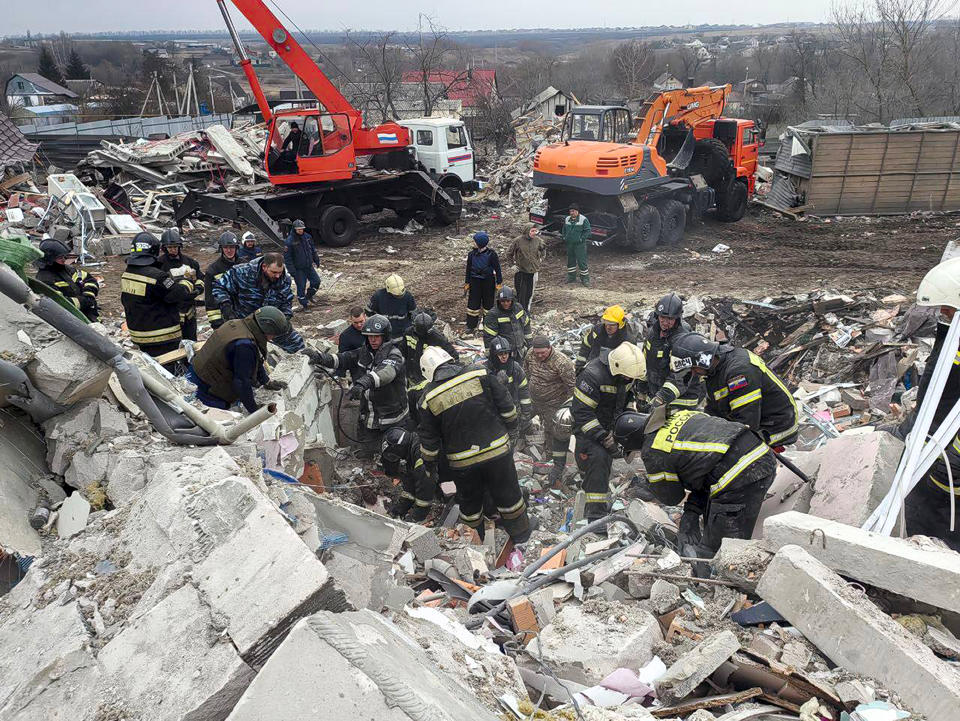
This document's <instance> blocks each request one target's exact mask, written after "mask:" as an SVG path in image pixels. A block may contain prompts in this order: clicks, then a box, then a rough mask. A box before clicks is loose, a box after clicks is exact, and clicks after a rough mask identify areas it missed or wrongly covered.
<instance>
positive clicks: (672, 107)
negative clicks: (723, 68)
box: [634, 85, 731, 146]
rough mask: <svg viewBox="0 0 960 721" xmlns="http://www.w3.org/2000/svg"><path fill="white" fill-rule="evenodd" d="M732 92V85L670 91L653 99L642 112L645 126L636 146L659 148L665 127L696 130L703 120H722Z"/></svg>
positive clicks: (638, 134) (645, 104)
mask: <svg viewBox="0 0 960 721" xmlns="http://www.w3.org/2000/svg"><path fill="white" fill-rule="evenodd" d="M730 90H731V86H730V85H715V86H709V85H704V86H702V87H699V88H682V89H680V90H667V91H666V92H662V93H659V94H658V95H655V96H653V97H651V98H650V99H648V100H647V101H646V102H645V103H644V104H643V107H642V108H641V109H640V117H641V118H642V122H641V124H640V129H639V130H638V131H637V139H636V140H635V141H634V142H636V143H638V144H640V145H653V146H656V144H657V142H658V141H659V140H660V133H661V132H662V131H663V126H664V124H669V125H685V126H687V127H688V128H693V127H694V126H695V125H696V124H697V123H699V122H701V121H703V120H708V119H710V118H719V117H721V116H722V115H723V107H724V105H725V104H726V101H727V94H728V93H729V92H730Z"/></svg>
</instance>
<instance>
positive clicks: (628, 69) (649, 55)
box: [610, 40, 656, 98]
mask: <svg viewBox="0 0 960 721" xmlns="http://www.w3.org/2000/svg"><path fill="white" fill-rule="evenodd" d="M655 67H656V60H655V57H654V52H653V50H652V49H651V48H650V46H649V45H648V44H647V43H643V42H640V41H639V40H629V41H627V42H625V43H621V44H620V45H618V46H617V47H616V48H614V51H613V55H612V56H611V57H610V70H611V72H612V74H613V78H614V82H615V83H616V85H617V88H619V89H620V91H621V92H623V93H624V94H625V95H626V96H627V97H628V98H638V97H641V96H642V95H643V94H644V93H645V92H646V90H647V89H648V88H649V86H650V81H651V79H652V78H653V74H654V69H655Z"/></svg>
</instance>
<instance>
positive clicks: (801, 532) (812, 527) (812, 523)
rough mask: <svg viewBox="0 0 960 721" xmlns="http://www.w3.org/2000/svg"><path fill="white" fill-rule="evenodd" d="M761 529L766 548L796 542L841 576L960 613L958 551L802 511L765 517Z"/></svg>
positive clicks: (773, 548) (776, 547)
mask: <svg viewBox="0 0 960 721" xmlns="http://www.w3.org/2000/svg"><path fill="white" fill-rule="evenodd" d="M763 533H764V544H765V546H766V547H767V548H768V549H769V550H770V551H774V552H775V551H778V550H780V549H781V548H783V547H784V546H789V545H795V546H800V547H802V548H803V549H804V550H806V551H807V553H809V554H810V555H811V556H813V557H814V558H816V559H817V560H819V561H820V562H821V563H823V564H825V565H826V566H828V567H829V568H831V569H833V570H834V571H836V572H837V573H839V574H841V575H843V576H848V577H850V578H855V579H856V580H858V581H862V582H863V583H868V584H870V585H871V586H876V587H878V588H883V589H885V590H887V591H893V592H894V593H899V594H901V595H903V596H906V597H908V598H913V599H916V600H917V601H922V602H924V603H929V604H930V605H932V606H937V607H939V608H943V609H946V610H948V611H953V612H954V613H960V554H958V553H956V552H954V551H951V550H949V549H946V548H943V547H942V546H939V545H935V544H932V543H929V542H923V541H921V540H920V539H904V538H891V537H889V536H883V535H880V534H877V533H871V532H870V531H864V530H862V529H860V528H854V527H853V526H848V525H846V524H843V523H837V522H836V521H830V520H826V519H822V518H816V517H814V516H808V515H805V514H803V513H782V514H780V515H777V516H771V517H770V518H768V519H767V520H766V522H765V523H764V526H763ZM778 610H779V609H778Z"/></svg>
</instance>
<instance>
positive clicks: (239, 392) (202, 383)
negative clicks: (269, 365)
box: [186, 306, 290, 413]
mask: <svg viewBox="0 0 960 721" xmlns="http://www.w3.org/2000/svg"><path fill="white" fill-rule="evenodd" d="M289 332H290V320H289V319H288V318H287V316H285V315H284V314H283V313H282V312H281V311H280V310H278V309H277V308H274V307H272V306H264V307H263V308H258V309H257V310H256V312H254V313H252V314H251V315H248V316H247V317H246V318H238V319H236V320H229V321H227V322H226V323H224V324H223V325H222V326H220V327H219V328H217V330H215V331H214V332H213V335H211V336H210V337H209V338H207V340H206V341H205V342H204V344H203V346H202V347H201V348H200V350H198V351H197V353H196V355H194V356H193V361H192V362H191V364H190V369H189V370H188V371H187V374H186V378H187V380H189V381H190V382H192V383H194V384H195V385H196V386H197V398H198V399H199V400H200V401H201V402H202V403H204V404H205V405H208V406H210V407H211V408H224V409H226V408H230V406H232V405H233V404H234V403H237V402H239V403H242V404H243V407H244V408H245V409H246V411H247V413H253V412H254V411H256V410H257V409H258V408H260V405H259V404H258V403H257V402H256V400H254V397H253V389H254V388H256V387H259V386H262V387H263V388H266V389H267V390H277V391H278V390H282V389H283V388H284V387H285V385H284V384H283V383H282V382H280V381H271V380H270V378H269V376H267V371H266V369H265V368H264V366H263V362H264V360H265V359H266V357H267V342H268V341H271V340H273V339H274V338H276V337H277V336H278V335H283V334H284V333H289Z"/></svg>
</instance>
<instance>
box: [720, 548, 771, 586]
mask: <svg viewBox="0 0 960 721" xmlns="http://www.w3.org/2000/svg"><path fill="white" fill-rule="evenodd" d="M772 558H773V554H772V553H771V552H770V551H768V550H767V549H766V547H765V546H764V545H763V542H762V541H755V540H744V539H742V538H724V539H723V540H722V541H721V542H720V548H719V550H718V551H717V553H716V555H714V557H713V560H712V561H711V562H710V564H711V565H712V566H713V569H714V571H716V573H717V575H718V576H720V578H724V579H726V580H727V581H732V582H733V583H736V584H737V587H738V588H740V589H741V590H744V591H746V592H748V593H756V591H757V584H758V583H760V577H761V576H763V572H764V571H765V570H766V568H767V564H768V563H770V560H771V559H772Z"/></svg>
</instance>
